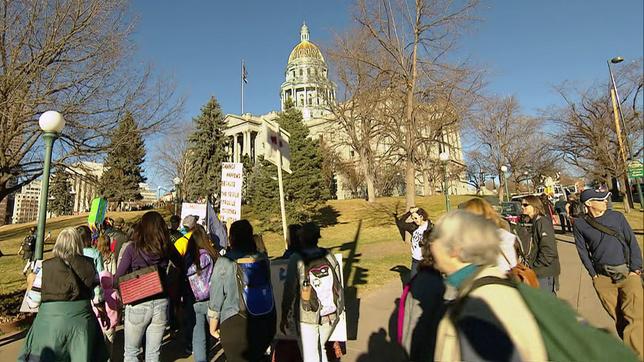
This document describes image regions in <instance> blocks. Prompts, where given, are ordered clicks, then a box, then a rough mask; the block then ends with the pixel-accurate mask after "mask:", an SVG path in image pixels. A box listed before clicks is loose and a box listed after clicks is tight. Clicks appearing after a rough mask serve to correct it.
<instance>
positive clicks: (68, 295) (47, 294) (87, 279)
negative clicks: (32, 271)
mask: <svg viewBox="0 0 644 362" xmlns="http://www.w3.org/2000/svg"><path fill="white" fill-rule="evenodd" d="M96 285H98V275H97V274H96V269H94V262H93V261H92V258H89V257H86V256H82V255H75V256H74V257H72V259H71V260H70V261H69V265H67V264H65V262H64V261H63V259H61V258H58V257H53V258H51V259H47V260H45V261H43V263H42V288H41V290H42V301H43V302H59V301H70V300H82V299H87V300H90V299H92V297H93V288H94V287H95V286H96Z"/></svg>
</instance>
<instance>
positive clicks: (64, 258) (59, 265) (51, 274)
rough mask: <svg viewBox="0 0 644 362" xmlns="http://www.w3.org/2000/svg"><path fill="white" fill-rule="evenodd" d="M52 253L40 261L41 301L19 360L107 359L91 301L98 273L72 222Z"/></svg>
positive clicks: (60, 236) (59, 238) (64, 230)
mask: <svg viewBox="0 0 644 362" xmlns="http://www.w3.org/2000/svg"><path fill="white" fill-rule="evenodd" d="M53 254H54V257H53V258H51V259H47V260H45V261H43V263H42V269H41V270H40V273H42V274H41V280H42V284H41V303H40V307H39V311H38V314H37V315H36V319H35V320H34V322H33V324H32V325H31V328H30V329H29V332H28V333H27V336H26V338H25V345H24V347H23V350H22V353H21V354H20V357H19V358H18V360H19V361H33V360H39V361H90V360H91V361H105V360H107V357H108V356H107V349H106V347H105V344H104V342H103V335H102V333H101V329H100V327H99V325H98V322H97V320H96V317H95V315H94V312H93V311H92V306H91V300H92V299H93V297H94V287H95V286H96V285H97V284H98V275H97V274H96V270H95V269H94V263H93V261H92V259H91V258H88V257H86V256H83V244H82V241H81V238H80V235H79V234H78V232H77V231H76V230H75V229H74V228H73V227H69V228H66V229H63V231H61V232H60V234H58V238H57V239H56V244H55V245H54V250H53Z"/></svg>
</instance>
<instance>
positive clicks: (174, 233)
mask: <svg viewBox="0 0 644 362" xmlns="http://www.w3.org/2000/svg"><path fill="white" fill-rule="evenodd" d="M180 224H181V218H180V217H179V215H172V216H170V242H171V243H172V244H174V243H175V242H176V241H177V240H179V239H180V238H181V237H183V233H181V231H179V226H181V225H180Z"/></svg>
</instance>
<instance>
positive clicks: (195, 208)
mask: <svg viewBox="0 0 644 362" xmlns="http://www.w3.org/2000/svg"><path fill="white" fill-rule="evenodd" d="M206 213H207V205H206V204H197V203H188V202H184V203H183V204H181V221H182V222H183V219H184V218H185V217H186V216H188V215H196V216H199V220H197V224H201V225H202V226H203V227H204V228H205V227H206V223H207V222H208V221H207V218H206ZM206 230H208V229H206Z"/></svg>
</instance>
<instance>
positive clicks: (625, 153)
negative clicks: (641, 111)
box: [606, 57, 643, 212]
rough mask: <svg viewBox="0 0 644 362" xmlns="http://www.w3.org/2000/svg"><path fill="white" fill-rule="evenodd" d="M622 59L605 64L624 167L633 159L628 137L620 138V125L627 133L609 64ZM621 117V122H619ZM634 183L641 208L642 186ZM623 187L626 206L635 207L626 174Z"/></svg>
mask: <svg viewBox="0 0 644 362" xmlns="http://www.w3.org/2000/svg"><path fill="white" fill-rule="evenodd" d="M623 61H624V58H622V57H615V58H613V59H610V60H607V61H606V64H607V65H608V73H609V74H610V81H611V86H612V87H611V90H610V98H611V101H612V103H613V114H614V115H615V133H617V142H618V147H619V153H620V156H621V157H622V160H623V162H624V167H625V168H627V167H628V160H629V159H630V160H633V153H632V150H631V146H630V144H629V142H628V137H624V138H623V139H622V130H621V127H623V128H624V132H625V133H626V134H628V130H627V129H626V123H625V122H624V113H622V103H621V102H620V100H619V93H617V84H615V76H613V70H612V68H611V66H610V64H611V63H613V64H618V63H621V62H623ZM618 112H619V117H618ZM620 119H621V122H620ZM620 126H621V127H620ZM635 184H636V185H637V194H638V196H639V197H640V210H641V209H642V202H643V201H642V188H641V186H640V183H639V182H638V181H637V180H636V181H635ZM624 188H626V195H627V196H628V204H629V205H628V206H630V207H635V206H634V205H633V193H632V191H631V187H630V183H629V180H628V175H625V176H624ZM628 206H626V205H625V206H624V211H626V212H628Z"/></svg>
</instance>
